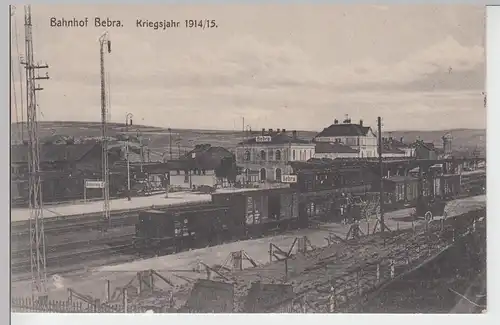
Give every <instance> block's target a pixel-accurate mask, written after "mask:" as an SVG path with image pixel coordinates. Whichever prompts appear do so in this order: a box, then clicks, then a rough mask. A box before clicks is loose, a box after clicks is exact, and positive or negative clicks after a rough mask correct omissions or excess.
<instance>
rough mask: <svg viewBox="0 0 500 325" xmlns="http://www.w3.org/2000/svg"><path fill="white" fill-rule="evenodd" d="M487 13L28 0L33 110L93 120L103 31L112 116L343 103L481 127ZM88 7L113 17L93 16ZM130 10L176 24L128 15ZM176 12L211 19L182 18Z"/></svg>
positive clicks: (297, 124)
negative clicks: (43, 66)
mask: <svg viewBox="0 0 500 325" xmlns="http://www.w3.org/2000/svg"><path fill="white" fill-rule="evenodd" d="M484 13H485V9H484V6H473V5H444V4H442V5H416V4H415V5H388V6H380V5H339V4H329V5H328V4H294V5H291V4H288V5H285V4H273V5H271V4H232V5H231V4H218V5H215V4H214V5H155V6H153V5H141V6H138V5H85V6H83V5H78V6H77V5H43V6H42V5H36V6H35V5H34V6H32V22H33V39H34V42H33V44H34V49H35V50H34V52H35V61H37V62H40V63H47V64H48V65H49V66H50V68H49V69H48V70H47V72H48V73H49V75H50V80H41V81H40V82H39V83H40V86H42V87H43V88H44V90H43V91H40V92H38V104H39V109H40V112H41V113H40V116H39V119H40V120H42V121H54V120H56V121H69V120H71V121H100V109H101V108H100V70H99V42H98V38H99V37H100V36H101V35H102V34H103V33H104V32H105V31H108V32H109V38H110V40H111V43H112V52H111V53H109V54H106V56H105V67H106V75H107V77H106V79H107V84H108V86H109V89H108V91H109V102H110V103H109V104H110V105H109V115H110V120H111V121H112V122H124V121H125V119H126V114H127V113H132V114H133V116H134V118H133V119H134V121H135V123H136V124H143V125H151V126H158V127H171V128H196V129H224V130H233V129H235V130H241V129H242V127H243V119H242V118H244V122H245V125H248V126H250V127H251V128H252V129H261V128H266V129H268V128H285V129H298V130H321V129H323V128H324V127H327V126H328V125H330V124H332V123H333V120H334V119H336V118H337V119H343V118H344V117H345V115H346V114H348V115H349V117H350V118H351V119H352V120H353V122H354V121H358V120H360V119H363V121H364V124H365V125H371V126H372V127H373V128H376V120H377V116H381V117H382V120H383V128H384V130H442V129H453V128H485V127H486V109H485V108H484V106H483V94H482V92H483V91H484V83H485V82H484V80H485V57H484ZM51 17H55V18H57V19H60V18H65V19H72V18H77V19H84V18H85V17H88V18H89V26H88V27H86V28H85V27H73V28H64V27H51V26H50V19H51ZM94 17H102V18H103V19H105V18H106V17H109V18H110V19H111V20H121V22H122V24H123V27H115V28H113V27H111V28H107V29H106V28H104V27H95V26H94V25H93V22H94ZM12 18H13V21H12V46H11V53H12V60H13V63H12V64H13V65H12V66H13V70H12V72H13V80H14V83H13V89H14V90H15V91H13V92H12V95H11V98H12V99H13V100H12V104H11V112H12V122H16V121H21V120H25V119H26V113H25V112H23V113H21V111H22V109H21V92H24V95H25V91H26V90H25V88H24V87H21V84H22V83H21V82H19V80H20V65H19V61H18V57H19V56H22V55H23V53H24V26H23V24H24V11H23V8H22V7H21V6H18V7H17V8H16V9H15V12H14V15H13V17H12ZM137 19H143V20H151V21H154V20H161V21H163V20H164V19H165V20H171V19H173V20H176V21H179V22H180V27H179V28H176V29H173V28H171V29H167V30H153V29H151V28H139V27H137V26H136V20H137ZM186 19H209V20H215V21H216V24H217V26H218V27H217V28H213V29H204V30H203V29H198V28H191V29H189V28H185V27H183V25H184V21H185V20H186ZM16 30H17V33H16ZM18 48H19V51H18ZM42 73H43V74H44V73H45V71H43V72H42ZM23 78H24V77H23ZM14 97H15V99H16V100H14ZM24 109H26V107H25V104H24ZM23 118H24V119H23Z"/></svg>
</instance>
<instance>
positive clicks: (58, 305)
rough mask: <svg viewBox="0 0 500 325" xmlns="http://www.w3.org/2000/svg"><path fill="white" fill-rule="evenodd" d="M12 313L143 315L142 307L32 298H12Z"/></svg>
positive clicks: (144, 309) (144, 310) (143, 309)
mask: <svg viewBox="0 0 500 325" xmlns="http://www.w3.org/2000/svg"><path fill="white" fill-rule="evenodd" d="M11 302H12V312H14V313H26V312H28V313H29V312H31V313H144V312H146V311H147V309H146V308H144V307H139V306H133V305H131V306H127V307H125V308H126V311H125V308H124V306H123V305H121V304H113V305H111V304H102V305H100V304H87V303H85V302H81V301H73V302H71V301H67V300H48V301H46V302H40V301H37V300H34V299H32V298H12V300H11Z"/></svg>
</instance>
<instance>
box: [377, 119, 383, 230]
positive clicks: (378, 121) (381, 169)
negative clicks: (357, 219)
mask: <svg viewBox="0 0 500 325" xmlns="http://www.w3.org/2000/svg"><path fill="white" fill-rule="evenodd" d="M377 126H378V164H379V167H380V194H379V195H380V203H379V204H380V231H381V232H384V230H385V229H384V228H385V222H384V163H383V160H382V147H383V146H382V118H381V117H380V116H379V117H378V118H377Z"/></svg>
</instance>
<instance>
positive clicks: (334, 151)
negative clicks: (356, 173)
mask: <svg viewBox="0 0 500 325" xmlns="http://www.w3.org/2000/svg"><path fill="white" fill-rule="evenodd" d="M358 157H360V153H359V150H357V149H353V148H351V147H349V146H346V145H344V144H342V143H328V142H319V143H316V153H315V154H314V158H318V159H322V158H329V159H336V158H358Z"/></svg>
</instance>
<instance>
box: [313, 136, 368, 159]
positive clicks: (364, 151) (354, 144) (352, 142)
mask: <svg viewBox="0 0 500 325" xmlns="http://www.w3.org/2000/svg"><path fill="white" fill-rule="evenodd" d="M315 141H316V142H329V143H335V142H340V143H342V144H344V145H347V146H349V147H351V148H353V149H356V150H359V157H361V158H363V157H377V155H378V153H377V152H378V151H377V146H378V143H377V137H376V136H375V135H374V134H373V133H372V132H371V131H369V132H368V135H367V136H343V137H317V138H315Z"/></svg>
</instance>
